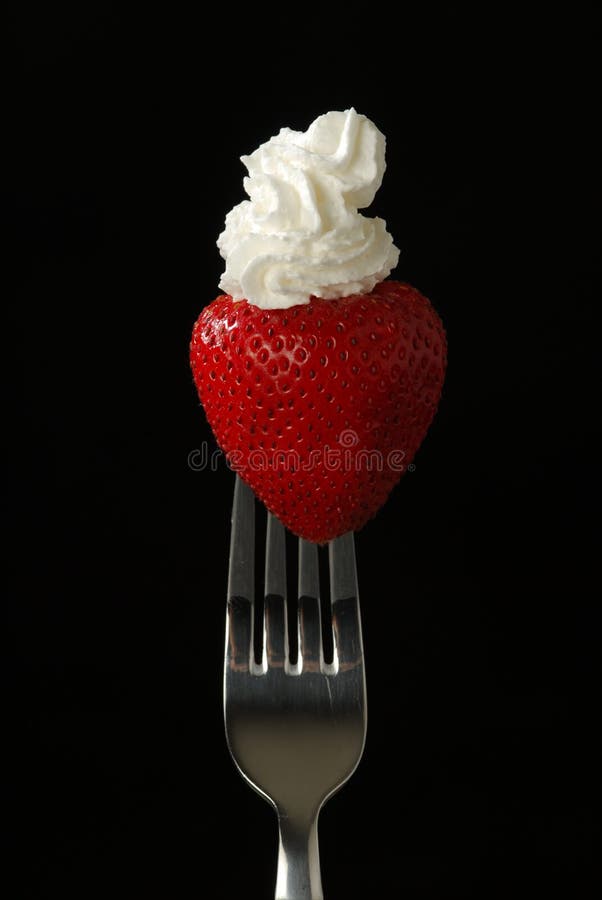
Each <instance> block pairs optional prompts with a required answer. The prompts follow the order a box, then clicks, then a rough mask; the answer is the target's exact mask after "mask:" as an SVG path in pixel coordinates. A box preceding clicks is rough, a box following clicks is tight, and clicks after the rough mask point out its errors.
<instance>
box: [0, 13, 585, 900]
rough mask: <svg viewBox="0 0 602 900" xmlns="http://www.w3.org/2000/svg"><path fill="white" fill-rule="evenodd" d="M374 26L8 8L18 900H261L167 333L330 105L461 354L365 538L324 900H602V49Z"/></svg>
mask: <svg viewBox="0 0 602 900" xmlns="http://www.w3.org/2000/svg"><path fill="white" fill-rule="evenodd" d="M397 14H398V17H399V20H398V22H394V21H393V19H389V14H386V13H385V12H384V10H381V9H379V8H376V7H374V8H371V9H358V10H357V11H353V9H352V8H349V9H347V8H341V9H340V10H338V12H337V17H336V18H337V24H336V25H332V26H331V25H327V24H326V23H325V22H324V21H322V19H321V18H320V16H319V15H318V12H317V11H314V12H313V18H311V17H309V14H308V13H307V11H304V10H301V9H296V8H294V7H282V8H281V11H280V12H279V13H277V14H276V13H274V14H272V15H270V16H269V17H268V16H267V14H266V15H265V17H264V18H263V19H262V18H261V15H260V13H259V12H258V11H256V10H251V9H248V10H246V11H244V14H243V13H237V12H235V11H234V9H228V10H225V11H224V13H223V15H222V14H221V13H220V11H219V10H218V11H216V10H213V11H212V15H211V17H209V16H208V17H207V18H206V19H203V16H202V14H201V13H197V14H196V15H195V14H193V13H192V12H190V11H185V9H184V7H178V6H177V5H173V6H172V5H165V6H164V7H163V8H162V9H160V10H153V9H152V8H151V7H149V6H146V7H141V8H140V10H134V8H133V7H128V6H123V5H115V7H110V6H109V5H107V4H104V3H101V2H96V3H87V4H75V3H73V4H72V5H68V4H64V3H63V4H58V5H57V4H47V5H46V6H45V7H44V9H43V10H39V11H38V10H34V8H33V7H32V6H31V5H26V4H21V5H19V6H18V7H16V8H15V10H14V11H13V14H12V28H11V30H10V32H9V34H10V40H11V50H12V51H13V52H12V55H11V56H10V62H9V68H8V72H7V74H6V77H5V79H4V87H5V99H4V103H3V113H2V116H3V120H4V126H5V127H4V129H3V131H4V139H3V143H4V145H5V149H7V150H8V151H9V161H8V162H6V163H5V164H4V165H3V172H2V174H3V180H4V181H5V187H6V189H7V190H6V195H5V196H6V200H5V202H4V203H3V216H6V225H7V229H6V235H5V238H4V241H3V243H4V249H5V250H8V253H7V262H6V264H5V266H4V271H5V274H6V273H8V275H9V276H10V282H11V286H10V287H9V290H8V291H7V292H6V294H7V297H8V300H9V303H8V304H7V306H6V307H5V308H7V313H6V316H7V321H6V326H7V328H6V338H5V342H6V343H5V348H4V350H5V355H6V356H8V357H9V358H10V360H11V368H10V371H9V385H10V390H9V397H8V408H13V407H14V409H13V412H14V414H15V419H14V421H15V424H14V425H12V426H11V428H10V429H9V431H8V432H7V434H6V435H5V439H4V440H5V443H6V445H7V448H8V450H9V463H8V467H7V474H8V479H7V480H8V491H9V504H8V519H9V526H10V533H11V535H12V538H13V540H12V542H11V546H10V557H9V569H10V587H11V590H10V593H9V602H8V605H7V607H6V609H7V612H8V626H9V628H8V631H7V634H8V636H9V640H8V654H7V656H6V659H7V660H8V665H7V675H6V683H7V685H8V688H9V705H8V712H9V713H11V714H14V724H11V726H10V738H11V739H10V742H9V743H10V749H11V751H12V755H11V760H12V761H11V763H10V765H9V766H8V767H6V768H5V770H4V774H5V776H6V781H7V787H8V794H9V801H10V802H9V804H8V806H7V807H6V808H7V809H8V816H7V824H8V841H9V852H10V859H11V860H12V862H13V863H14V866H15V870H16V874H17V877H18V888H17V890H16V891H14V890H13V891H12V892H11V896H13V897H15V898H21V897H23V898H25V897H28V898H29V897H32V898H34V897H35V898H47V897H51V896H55V895H60V896H62V897H64V898H70V897H78V898H81V897H86V898H90V900H92V898H97V897H98V898H101V897H103V898H105V897H107V896H111V897H115V898H121V897H144V896H149V895H153V896H162V897H180V898H185V897H197V896H211V897H234V896H242V893H243V891H244V893H245V896H248V897H258V898H259V897H268V896H270V895H271V891H272V884H273V877H274V867H275V852H276V824H275V819H274V816H273V814H272V812H271V810H270V809H269V807H268V806H267V805H266V804H264V803H263V802H262V801H261V800H260V799H259V798H258V797H256V796H255V795H254V794H253V792H251V791H250V790H249V789H248V788H247V787H246V786H245V785H244V784H243V782H242V780H241V779H240V778H238V776H237V775H236V773H235V771H234V768H233V766H232V764H231V761H230V759H229V757H228V753H227V749H226V747H225V742H224V738H223V730H222V719H221V655H222V638H223V625H224V621H223V619H224V589H225V580H226V565H227V546H228V535H229V515H230V503H231V488H232V474H231V473H230V472H229V471H228V470H227V469H226V467H225V466H224V465H223V464H220V465H219V466H218V469H217V471H215V472H210V471H203V472H198V471H193V470H192V469H191V468H190V467H189V465H188V455H189V454H190V452H191V451H194V450H195V449H196V448H199V447H200V446H201V443H202V442H203V441H209V442H210V444H211V446H215V445H214V444H213V442H212V437H211V435H210V432H209V430H208V427H207V424H206V422H205V420H204V416H203V414H202V411H201V410H200V408H199V404H198V400H197V398H196V395H195V391H194V389H193V386H192V380H191V377H190V373H189V368H188V359H187V345H188V340H189V334H190V330H191V327H192V324H193V322H194V320H195V318H196V316H197V315H198V313H199V312H200V310H201V308H202V307H203V306H204V305H205V304H206V303H208V302H209V301H211V300H212V299H213V298H214V297H215V296H216V294H217V292H218V290H217V282H218V280H219V275H220V273H221V271H222V263H221V260H220V258H219V255H218V252H217V250H216V248H215V239H216V237H217V235H218V233H219V231H220V230H221V229H222V226H223V219H224V215H225V213H226V212H227V211H228V210H229V209H230V208H231V207H232V206H233V205H234V203H236V202H238V201H239V200H241V199H242V198H243V193H242V183H241V179H242V175H243V168H242V166H241V164H240V162H239V161H238V158H239V156H240V155H241V154H242V153H246V152H250V151H252V150H253V149H254V148H255V147H256V146H257V145H258V144H259V143H260V142H261V141H263V140H266V139H267V138H269V137H270V136H271V135H272V134H274V133H275V132H276V131H277V130H278V129H279V128H280V127H281V126H282V125H289V126H291V127H293V128H298V129H303V130H304V129H305V128H306V127H307V126H308V125H309V123H310V122H311V121H312V120H313V119H314V118H315V116H316V115H319V114H320V113H322V112H325V111H327V110H330V109H345V108H347V107H348V106H350V105H354V106H355V107H356V108H357V109H358V111H360V112H363V113H365V114H366V115H368V116H369V117H370V118H372V119H373V120H374V121H375V122H376V124H377V125H378V126H379V127H380V128H381V130H382V131H383V132H384V133H385V134H386V135H387V138H388V152H387V158H388V171H387V174H386V176H385V181H384V184H383V187H382V190H381V191H380V194H379V196H378V198H377V200H376V202H375V204H374V206H373V208H372V209H373V214H379V215H382V216H383V217H384V218H386V220H387V223H388V227H389V229H390V231H391V232H392V234H393V236H394V238H395V241H396V244H397V245H398V246H399V247H400V248H401V250H402V256H401V260H400V264H399V267H398V269H397V272H396V273H395V274H396V275H397V277H399V278H401V279H403V280H407V281H410V282H411V283H413V284H415V285H416V286H417V287H418V288H420V289H421V290H422V291H423V292H424V293H425V294H427V296H429V297H430V298H431V300H432V302H433V303H434V305H435V307H436V308H437V309H438V311H439V313H440V314H441V316H442V318H443V320H444V322H445V325H446V327H447V331H448V339H449V360H450V361H449V372H448V378H447V382H446V387H445V392H444V396H443V400H442V403H441V407H440V411H439V413H438V417H437V419H436V422H435V424H434V425H433V428H432V430H431V432H430V434H429V436H428V439H427V440H426V442H425V445H424V447H423V448H422V449H421V450H420V452H419V454H418V457H417V459H416V469H415V471H414V472H412V473H411V474H408V475H406V476H405V478H404V479H403V481H402V483H401V485H400V487H399V488H397V489H396V491H395V492H394V495H393V496H392V498H391V500H390V501H389V503H388V504H387V506H386V507H385V508H384V509H383V510H382V511H381V512H380V513H379V515H378V517H377V518H376V519H375V520H374V521H373V522H372V523H370V524H369V525H368V526H366V528H365V529H364V530H363V531H362V532H361V533H360V534H359V535H358V537H357V550H358V567H359V577H360V585H361V589H362V603H363V615H364V629H365V643H366V653H367V666H368V678H369V696H370V727H369V735H368V742H367V746H366V752H365V756H364V759H363V762H362V764H361V766H360V768H359V770H358V771H357V773H356V775H355V776H354V778H353V780H352V782H350V784H349V785H348V786H347V787H346V788H345V789H344V790H343V791H342V792H341V793H340V794H338V795H337V796H336V797H335V798H333V800H332V801H330V803H329V804H328V805H327V807H326V808H325V810H324V812H323V815H322V817H321V847H322V860H323V877H324V884H325V891H326V896H327V897H332V898H336V897H345V898H347V900H351V898H355V897H358V898H360V897H362V898H363V897H369V896H375V897H376V896H397V895H399V896H407V897H416V898H435V897H437V898H447V897H449V898H473V897H474V898H477V897H479V898H481V897H489V898H497V897H500V898H501V897H506V896H507V895H508V893H509V892H510V891H511V892H513V893H514V892H515V891H516V890H517V889H518V888H519V886H520V887H521V888H523V889H526V890H531V891H533V892H535V893H536V895H537V896H539V895H543V894H544V893H545V892H547V891H548V890H550V889H551V888H552V887H556V888H560V889H562V890H564V891H566V892H567V894H568V893H569V892H570V895H571V896H580V897H582V898H585V897H589V896H593V892H594V847H595V844H596V839H597V838H596V826H595V823H594V809H595V804H594V799H593V795H594V791H595V784H596V761H597V757H598V748H597V747H596V743H595V739H594V735H595V733H596V732H597V728H596V727H595V726H596V725H597V723H596V718H597V714H596V712H595V700H596V699H597V697H596V695H595V691H594V688H593V676H594V664H595V660H596V655H597V652H598V647H597V642H598V634H597V632H596V619H597V615H596V606H597V600H596V599H595V597H596V593H597V591H596V580H595V577H594V576H595V574H596V572H595V566H594V560H595V555H596V553H597V550H598V543H597V540H598V538H597V537H596V530H598V533H599V514H598V506H597V502H596V499H595V486H596V483H597V474H598V459H599V457H598V455H597V449H596V447H597V443H596V441H597V431H598V428H597V418H598V415H599V414H598V413H597V412H596V408H597V406H596V394H597V390H596V379H597V377H598V373H597V362H596V360H597V357H598V356H599V338H598V336H597V332H596V329H595V322H594V313H595V310H596V306H597V304H598V303H599V261H598V257H597V254H598V252H599V236H598V235H597V234H596V230H595V218H596V217H597V216H599V197H598V196H597V193H596V187H597V185H596V182H595V177H596V174H597V170H598V168H599V153H598V148H597V147H596V146H595V140H594V136H595V133H596V119H597V116H598V113H597V110H596V105H597V104H596V97H595V90H594V78H595V75H596V56H597V55H599V46H598V43H597V37H596V34H595V27H594V23H593V20H592V19H588V18H587V17H585V18H583V19H580V18H579V17H578V15H573V17H571V18H570V19H566V18H565V17H564V16H562V15H561V14H560V13H559V14H558V16H557V18H553V17H551V15H550V13H549V12H548V13H546V16H545V17H542V18H541V19H539V20H538V21H537V22H534V23H528V22H526V21H525V20H524V19H523V18H522V17H520V16H516V17H515V18H508V17H507V14H506V16H505V15H504V14H503V13H502V12H501V11H498V12H497V13H496V12H495V11H490V12H489V13H488V14H487V16H483V17H479V16H478V15H473V16H470V17H468V16H464V17H462V16H461V15H460V14H457V13H455V12H454V11H453V10H450V9H448V11H447V12H446V13H445V14H435V12H434V11H431V12H429V11H428V10H427V11H426V12H425V13H424V14H423V15H422V16H419V15H416V14H411V13H409V12H408V11H407V9H406V8H404V7H403V6H402V7H399V8H398V9H397ZM274 16H275V18H274ZM270 27H271V28H273V29H274V32H273V33H271V32H270V30H269V28H270ZM11 718H12V715H11Z"/></svg>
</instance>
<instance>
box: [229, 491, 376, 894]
mask: <svg viewBox="0 0 602 900" xmlns="http://www.w3.org/2000/svg"><path fill="white" fill-rule="evenodd" d="M254 558H255V497H254V495H253V492H252V491H251V489H250V488H249V487H248V486H247V485H246V484H245V483H244V482H243V481H242V480H241V479H240V478H239V477H237V479H236V487H235V490H234V506H233V510H232V533H231V539H230V569H229V578H228V616H227V626H226V654H225V675H224V713H225V722H226V737H227V740H228V746H229V748H230V752H231V754H232V756H233V758H234V761H235V763H236V765H237V767H238V769H239V771H240V773H241V775H242V776H243V778H245V780H246V781H247V782H248V783H249V784H250V785H251V787H253V788H255V790H256V791H257V792H258V793H259V794H261V796H262V797H264V799H266V800H267V801H268V802H270V803H271V804H272V805H273V806H274V808H275V810H276V813H277V815H278V825H279V832H280V845H279V851H278V872H277V878H276V900H320V898H322V897H323V894H322V883H321V877H320V860H319V851H318V815H319V812H320V809H321V807H322V806H323V804H324V803H325V801H326V800H328V798H329V797H331V796H332V794H334V792H335V791H336V790H338V788H340V787H341V785H342V784H343V783H344V782H345V781H347V779H348V778H349V777H350V776H351V774H352V773H353V771H354V770H355V768H356V766H357V764H358V763H359V760H360V757H361V755H362V751H363V749H364V741H365V736H366V683H365V676H364V653H363V647H362V632H361V623H360V613H359V601H358V587H357V576H356V569H355V550H354V544H353V534H352V533H349V534H346V535H344V536H343V537H340V538H337V540H335V541H332V542H331V543H330V545H329V565H330V597H331V609H332V632H333V643H334V657H333V659H332V661H331V662H327V661H326V660H325V658H324V647H323V643H322V623H321V619H320V599H319V598H320V584H319V572H318V550H317V546H316V545H315V544H311V543H308V542H307V541H304V540H301V539H300V540H299V585H298V600H299V603H298V620H297V635H298V648H299V652H298V658H297V660H296V661H294V662H293V661H292V660H291V655H290V653H289V641H288V630H287V629H288V623H287V613H286V554H285V531H284V528H283V526H282V524H281V523H280V522H279V520H278V519H277V518H276V517H275V516H272V515H270V514H268V525H267V538H266V553H265V584H264V595H265V597H264V618H263V635H262V637H263V642H262V655H261V660H260V661H259V662H258V661H256V659H255V652H254V640H255V638H254V620H255V613H254V584H255V574H254Z"/></svg>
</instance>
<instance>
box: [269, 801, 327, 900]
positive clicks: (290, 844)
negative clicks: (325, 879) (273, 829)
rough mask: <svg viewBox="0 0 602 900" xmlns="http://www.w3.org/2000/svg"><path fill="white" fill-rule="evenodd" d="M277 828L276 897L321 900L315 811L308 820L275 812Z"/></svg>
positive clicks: (280, 899) (279, 898) (281, 899)
mask: <svg viewBox="0 0 602 900" xmlns="http://www.w3.org/2000/svg"><path fill="white" fill-rule="evenodd" d="M278 828H279V832H280V844H279V847H278V874H277V876H276V900H323V898H324V894H323V893H322V879H321V876H320V851H319V849H318V816H317V814H316V815H315V816H314V817H313V818H312V819H311V820H310V821H308V822H300V821H296V820H295V819H292V818H290V817H289V816H285V815H281V814H279V816H278Z"/></svg>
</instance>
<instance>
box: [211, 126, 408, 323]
mask: <svg viewBox="0 0 602 900" xmlns="http://www.w3.org/2000/svg"><path fill="white" fill-rule="evenodd" d="M241 159H242V162H243V163H244V165H245V166H246V168H247V170H248V172H249V175H248V177H247V178H245V179H244V187H245V191H246V193H247V194H248V195H249V197H250V199H249V200H244V201H243V202H242V203H239V204H238V206H235V207H234V209H232V210H231V212H229V213H228V215H227V216H226V227H225V230H224V231H223V232H222V233H221V234H220V236H219V238H218V241H217V245H218V247H219V250H220V253H221V255H222V256H223V258H224V259H225V260H226V270H225V272H224V274H223V276H222V278H221V281H220V288H221V289H222V290H223V291H225V292H226V293H227V294H231V296H232V297H233V298H234V299H235V300H241V299H243V298H246V299H247V300H248V301H249V302H250V303H253V304H254V305H255V306H259V307H262V308H264V309H278V308H281V309H286V308H288V307H290V306H295V305H296V304H299V303H308V302H309V298H310V296H311V295H314V296H316V297H323V298H326V299H330V298H334V297H346V296H348V295H350V294H358V293H366V292H368V291H371V290H372V288H373V287H374V286H375V285H376V284H378V282H379V281H382V280H383V279H384V278H386V277H387V275H389V273H390V272H391V270H392V269H394V268H395V266H396V265H397V261H398V259H399V250H398V249H397V247H395V246H394V244H393V239H392V237H391V235H390V234H389V233H388V231H387V227H386V223H385V222H384V221H383V220H382V219H378V218H375V219H369V218H367V217H365V216H362V215H361V214H360V213H359V212H358V209H363V208H364V207H366V206H369V205H370V203H372V201H373V199H374V195H375V194H376V191H377V190H378V188H379V187H380V184H381V181H382V177H383V174H384V171H385V138H384V136H383V135H382V134H381V132H380V131H379V130H378V129H377V128H376V126H375V125H374V124H373V123H372V122H371V121H370V120H369V119H367V118H366V116H362V115H359V114H358V113H356V111H355V110H354V109H348V110H346V111H345V112H329V113H326V114H325V115H323V116H320V117H319V118H317V119H316V120H315V121H314V122H313V123H312V124H311V125H310V126H309V128H308V129H307V131H305V132H301V131H292V130H291V129H290V128H283V129H281V131H280V133H279V134H278V135H276V136H275V137H273V138H271V139H270V140H269V141H267V142H266V143H265V144H262V145H261V146H260V147H259V148H258V149H257V150H255V152H254V153H252V154H251V155H250V156H243V157H242V158H241Z"/></svg>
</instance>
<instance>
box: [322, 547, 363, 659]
mask: <svg viewBox="0 0 602 900" xmlns="http://www.w3.org/2000/svg"><path fill="white" fill-rule="evenodd" d="M328 555H329V562H330V599H331V603H332V624H333V628H334V639H335V655H336V657H338V663H339V666H341V667H343V666H349V665H350V664H357V663H360V662H361V660H362V655H363V647H362V627H361V620H360V606H359V591H358V584H357V570H356V565H355V545H354V542H353V532H352V531H349V532H347V534H344V535H342V537H339V538H336V540H334V541H331V542H330V545H329V547H328Z"/></svg>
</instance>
